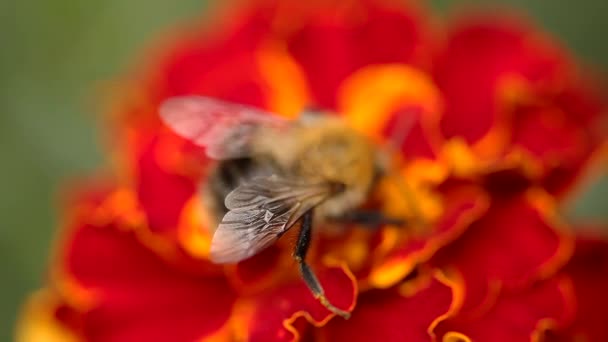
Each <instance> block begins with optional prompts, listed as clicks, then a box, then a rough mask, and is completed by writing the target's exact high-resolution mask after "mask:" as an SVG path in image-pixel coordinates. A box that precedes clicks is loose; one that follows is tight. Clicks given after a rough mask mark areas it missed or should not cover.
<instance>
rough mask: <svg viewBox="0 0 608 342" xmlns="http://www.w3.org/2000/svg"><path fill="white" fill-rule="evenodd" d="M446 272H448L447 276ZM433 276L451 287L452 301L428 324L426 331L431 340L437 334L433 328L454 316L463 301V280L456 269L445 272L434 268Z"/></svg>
mask: <svg viewBox="0 0 608 342" xmlns="http://www.w3.org/2000/svg"><path fill="white" fill-rule="evenodd" d="M448 274H450V275H449V276H448ZM433 276H434V277H435V279H437V280H438V281H439V282H440V283H442V284H444V285H446V286H448V287H449V288H450V289H452V303H451V304H450V308H449V309H448V311H447V312H446V313H444V314H443V315H439V316H438V317H437V318H435V319H434V320H433V321H432V322H431V324H430V325H429V327H428V329H427V332H428V334H429V336H431V339H432V340H433V341H436V340H437V335H436V334H435V328H436V327H437V325H438V324H439V323H441V322H442V321H445V320H446V319H448V318H450V317H452V316H454V315H455V314H456V313H457V312H458V311H459V310H460V308H461V307H462V303H463V302H464V294H465V285H464V280H463V279H462V277H461V276H460V274H459V273H458V272H457V271H455V270H454V271H449V272H445V271H442V270H435V272H434V274H433Z"/></svg>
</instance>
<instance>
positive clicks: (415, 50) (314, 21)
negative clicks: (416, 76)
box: [287, 1, 425, 109]
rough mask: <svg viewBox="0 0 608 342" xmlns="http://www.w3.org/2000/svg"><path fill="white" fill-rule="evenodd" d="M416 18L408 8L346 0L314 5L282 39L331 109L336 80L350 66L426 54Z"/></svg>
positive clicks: (347, 72) (317, 96) (350, 69)
mask: <svg viewBox="0 0 608 342" xmlns="http://www.w3.org/2000/svg"><path fill="white" fill-rule="evenodd" d="M290 13H293V12H290ZM290 15H292V14H290ZM420 21H421V20H420V18H418V17H417V14H416V13H415V11H414V10H413V9H412V8H409V9H402V8H398V6H394V5H393V6H391V5H386V4H382V1H364V2H360V3H358V4H355V3H354V2H348V3H346V4H345V5H342V6H333V7H331V8H329V6H327V8H319V9H318V10H317V11H316V12H315V13H313V14H311V17H310V18H307V19H306V20H305V23H304V24H303V25H302V26H301V27H297V28H296V29H295V30H294V32H293V33H292V34H290V35H289V36H288V37H287V44H288V48H289V51H290V53H291V54H292V55H293V56H294V57H295V59H296V61H297V62H298V63H299V64H300V65H301V66H302V68H303V70H304V72H305V73H306V75H307V76H308V80H309V83H310V87H311V91H312V94H313V97H314V99H315V100H316V104H317V105H319V106H321V107H324V108H333V109H335V108H336V92H337V90H338V88H339V86H340V83H341V82H342V80H344V79H345V78H346V77H348V76H349V75H350V74H351V73H352V72H354V71H355V70H357V69H359V68H361V67H363V66H366V65H370V64H382V63H412V62H413V63H414V64H420V61H421V60H422V59H423V57H425V56H424V53H425V51H424V49H423V45H424V41H423V35H424V33H423V31H424V28H423V26H422V25H421V23H420ZM416 62H418V63H416Z"/></svg>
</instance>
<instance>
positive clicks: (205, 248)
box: [178, 196, 211, 259]
mask: <svg viewBox="0 0 608 342" xmlns="http://www.w3.org/2000/svg"><path fill="white" fill-rule="evenodd" d="M209 222H210V218H209V217H208V216H207V214H206V211H205V210H203V208H202V207H201V203H200V199H199V197H198V196H193V197H192V198H191V199H190V200H189V201H188V202H186V204H185V205H184V209H183V210H182V214H181V217H180V219H179V229H178V239H179V241H180V243H181V245H182V246H183V247H184V248H185V249H186V251H188V253H189V254H191V255H192V256H195V257H197V258H202V259H208V258H209V251H210V248H211V234H210V232H209V231H208V230H207V229H206V228H205V227H209Z"/></svg>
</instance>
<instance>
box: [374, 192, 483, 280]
mask: <svg viewBox="0 0 608 342" xmlns="http://www.w3.org/2000/svg"><path fill="white" fill-rule="evenodd" d="M445 202H446V203H445V205H446V208H444V210H443V214H442V216H441V217H440V218H439V220H438V221H437V222H434V223H433V226H432V227H430V231H429V232H427V233H424V234H422V235H421V236H412V237H411V238H410V239H408V240H406V241H404V242H403V243H401V244H400V245H399V247H397V248H396V249H394V250H392V251H391V252H390V253H388V255H384V256H382V258H381V259H380V262H378V263H377V264H373V266H372V269H371V270H370V273H369V279H368V281H369V283H370V285H372V286H373V287H377V288H387V287H390V286H393V285H394V284H395V283H396V282H399V281H401V280H402V279H403V278H404V277H405V276H406V275H407V274H408V273H410V272H411V271H412V270H413V269H414V268H415V267H416V266H417V265H418V264H421V263H425V262H427V261H428V260H429V259H430V258H432V257H433V255H434V254H435V253H436V252H437V250H439V249H440V248H442V247H443V246H445V245H447V244H449V243H450V242H451V241H453V240H454V239H456V238H458V236H460V235H461V234H463V232H464V231H465V230H466V229H468V227H469V225H471V223H472V222H474V221H475V220H478V219H479V218H480V217H481V216H482V215H484V213H485V211H486V210H487V207H488V198H487V197H486V196H485V195H484V193H483V192H482V191H479V190H477V189H474V188H462V189H455V190H453V191H451V192H450V193H449V194H448V195H447V196H446V199H445Z"/></svg>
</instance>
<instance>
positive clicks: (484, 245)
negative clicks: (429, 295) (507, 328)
mask: <svg viewBox="0 0 608 342" xmlns="http://www.w3.org/2000/svg"><path fill="white" fill-rule="evenodd" d="M549 201H550V198H548V197H547V196H546V195H544V194H543V192H542V191H530V192H528V193H527V194H526V195H515V196H511V197H507V198H502V199H501V198H493V199H492V204H491V206H490V208H489V210H488V212H487V213H486V214H485V215H484V216H483V217H482V218H481V219H479V220H478V221H476V222H474V223H473V224H472V225H471V226H470V227H469V228H468V230H467V231H466V232H465V233H464V234H463V235H462V236H461V237H460V238H459V239H458V240H456V241H454V243H452V244H450V245H448V246H447V247H446V248H444V249H442V250H441V251H439V253H437V255H435V257H434V260H433V262H434V263H435V264H436V265H437V266H440V267H444V268H446V269H448V270H450V272H453V273H452V274H451V275H452V276H454V277H455V278H456V279H459V281H462V282H464V285H465V300H464V303H463V309H462V310H463V311H479V310H481V311H483V310H486V309H487V308H488V306H491V305H492V303H493V302H494V301H495V300H496V296H497V295H498V294H499V293H500V292H501V291H502V289H513V288H522V287H525V286H528V285H529V284H531V283H532V282H533V281H535V280H537V279H542V278H545V277H548V276H550V275H552V274H554V273H555V272H556V271H557V269H558V268H559V267H560V266H561V265H563V264H564V263H565V262H566V261H567V260H568V258H569V257H570V255H571V253H572V248H573V240H572V238H571V237H570V236H569V235H568V234H567V233H566V232H565V231H563V227H562V224H561V223H560V222H559V221H558V219H557V217H556V216H555V212H553V210H554V209H552V208H551V207H550V205H551V204H550V202H549Z"/></svg>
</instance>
